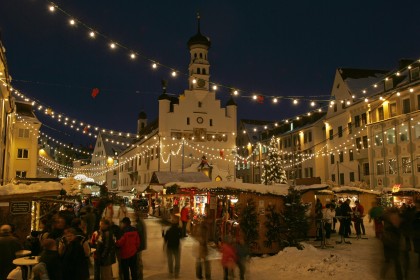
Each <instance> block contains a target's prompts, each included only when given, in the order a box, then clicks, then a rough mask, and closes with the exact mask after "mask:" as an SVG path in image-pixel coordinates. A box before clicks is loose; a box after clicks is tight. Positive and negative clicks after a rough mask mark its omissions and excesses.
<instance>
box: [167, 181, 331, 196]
mask: <svg viewBox="0 0 420 280" xmlns="http://www.w3.org/2000/svg"><path fill="white" fill-rule="evenodd" d="M173 185H177V186H179V187H181V188H197V189H218V188H222V189H234V190H243V191H248V192H256V193H262V194H273V195H282V196H285V195H287V193H288V190H289V187H290V186H289V185H288V184H279V185H263V184H248V183H241V182H231V181H229V182H225V181H217V182H204V183H187V182H170V183H167V184H165V187H170V186H173ZM326 188H328V185H326V184H314V185H309V186H296V189H297V190H299V191H308V190H317V189H326Z"/></svg>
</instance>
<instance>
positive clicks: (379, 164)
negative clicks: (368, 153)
mask: <svg viewBox="0 0 420 280" xmlns="http://www.w3.org/2000/svg"><path fill="white" fill-rule="evenodd" d="M384 173H385V170H384V161H383V160H378V161H376V175H384Z"/></svg>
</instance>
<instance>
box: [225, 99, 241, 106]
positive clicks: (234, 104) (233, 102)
mask: <svg viewBox="0 0 420 280" xmlns="http://www.w3.org/2000/svg"><path fill="white" fill-rule="evenodd" d="M227 106H238V105H236V102H235V100H233V97H230V99H229V100H228V102H227V103H226V107H227Z"/></svg>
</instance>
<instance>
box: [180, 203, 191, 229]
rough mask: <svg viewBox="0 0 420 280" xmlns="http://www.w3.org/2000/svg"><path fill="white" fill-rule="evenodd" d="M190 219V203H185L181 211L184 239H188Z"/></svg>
mask: <svg viewBox="0 0 420 280" xmlns="http://www.w3.org/2000/svg"><path fill="white" fill-rule="evenodd" d="M189 219H190V203H189V202H187V203H185V206H184V207H182V209H181V222H182V237H187V224H188V220H189Z"/></svg>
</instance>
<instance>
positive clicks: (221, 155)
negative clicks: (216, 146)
mask: <svg viewBox="0 0 420 280" xmlns="http://www.w3.org/2000/svg"><path fill="white" fill-rule="evenodd" d="M219 153H220V157H221V158H225V155H224V152H223V150H220V151H219Z"/></svg>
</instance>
